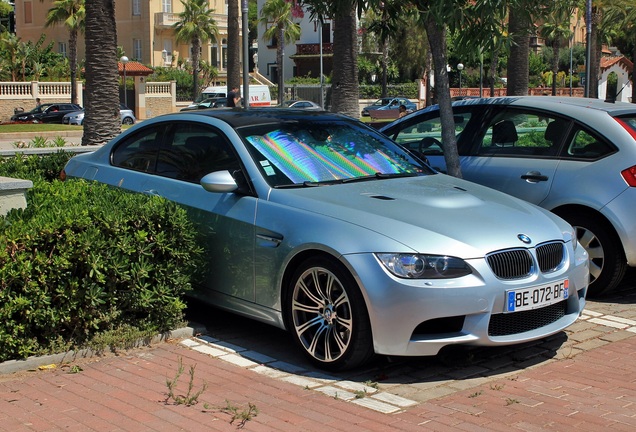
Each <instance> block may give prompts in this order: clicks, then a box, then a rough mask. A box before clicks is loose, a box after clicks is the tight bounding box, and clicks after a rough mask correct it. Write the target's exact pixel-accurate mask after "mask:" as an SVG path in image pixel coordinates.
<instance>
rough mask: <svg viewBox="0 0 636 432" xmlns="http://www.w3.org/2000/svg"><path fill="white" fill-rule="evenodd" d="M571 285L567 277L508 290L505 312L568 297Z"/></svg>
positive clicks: (535, 306)
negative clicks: (553, 281) (549, 282)
mask: <svg viewBox="0 0 636 432" xmlns="http://www.w3.org/2000/svg"><path fill="white" fill-rule="evenodd" d="M569 286H570V281H569V280H567V279H565V280H562V281H559V282H555V283H552V284H550V285H542V286H536V287H532V288H523V289H516V290H506V310H505V311H504V312H521V311H525V310H531V309H538V308H540V307H544V306H548V305H551V304H554V303H558V302H560V301H562V300H565V299H567V298H568V292H569V290H568V287H569Z"/></svg>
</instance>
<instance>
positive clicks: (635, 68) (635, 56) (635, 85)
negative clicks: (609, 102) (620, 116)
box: [631, 33, 636, 104]
mask: <svg viewBox="0 0 636 432" xmlns="http://www.w3.org/2000/svg"><path fill="white" fill-rule="evenodd" d="M632 44H633V46H634V50H633V51H632V73H631V76H632V103H634V104H636V33H634V41H633V42H632Z"/></svg>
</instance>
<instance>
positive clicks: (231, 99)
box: [227, 86, 241, 107]
mask: <svg viewBox="0 0 636 432" xmlns="http://www.w3.org/2000/svg"><path fill="white" fill-rule="evenodd" d="M240 101H241V96H240V95H239V92H238V87H236V86H234V87H232V90H231V91H229V92H228V94H227V106H228V107H236V106H238V104H239V102H240Z"/></svg>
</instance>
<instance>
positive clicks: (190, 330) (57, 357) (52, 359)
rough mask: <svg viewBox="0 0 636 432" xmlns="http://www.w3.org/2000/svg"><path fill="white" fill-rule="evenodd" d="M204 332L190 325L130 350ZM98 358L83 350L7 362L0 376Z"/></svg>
mask: <svg viewBox="0 0 636 432" xmlns="http://www.w3.org/2000/svg"><path fill="white" fill-rule="evenodd" d="M204 332H205V327H204V326H201V325H199V324H194V323H191V325H190V326H188V327H182V328H179V329H175V330H171V331H168V332H165V333H161V334H158V335H156V336H154V337H153V338H152V339H150V340H147V339H139V340H137V341H136V342H135V343H134V344H133V345H132V346H131V348H140V347H144V346H150V345H153V344H158V343H163V342H166V341H167V340H169V339H185V338H189V337H192V336H194V335H198V334H201V333H204ZM98 356H100V354H99V353H98V352H96V351H94V350H92V349H83V350H79V351H67V352H65V353H59V354H50V355H44V356H33V357H28V358H26V359H22V360H7V361H5V362H3V363H0V375H6V374H12V373H15V372H22V371H27V370H35V369H38V368H39V367H41V366H46V365H52V364H55V365H59V364H63V363H70V362H73V361H74V360H76V359H85V358H91V357H98Z"/></svg>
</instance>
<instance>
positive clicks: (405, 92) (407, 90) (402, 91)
mask: <svg viewBox="0 0 636 432" xmlns="http://www.w3.org/2000/svg"><path fill="white" fill-rule="evenodd" d="M359 92H360V99H379V98H380V95H381V94H382V86H381V85H379V84H371V85H369V84H360V87H359ZM386 92H387V96H404V97H406V98H407V99H417V98H418V84H417V83H415V82H410V83H403V84H389V85H388V86H387V89H386Z"/></svg>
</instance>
